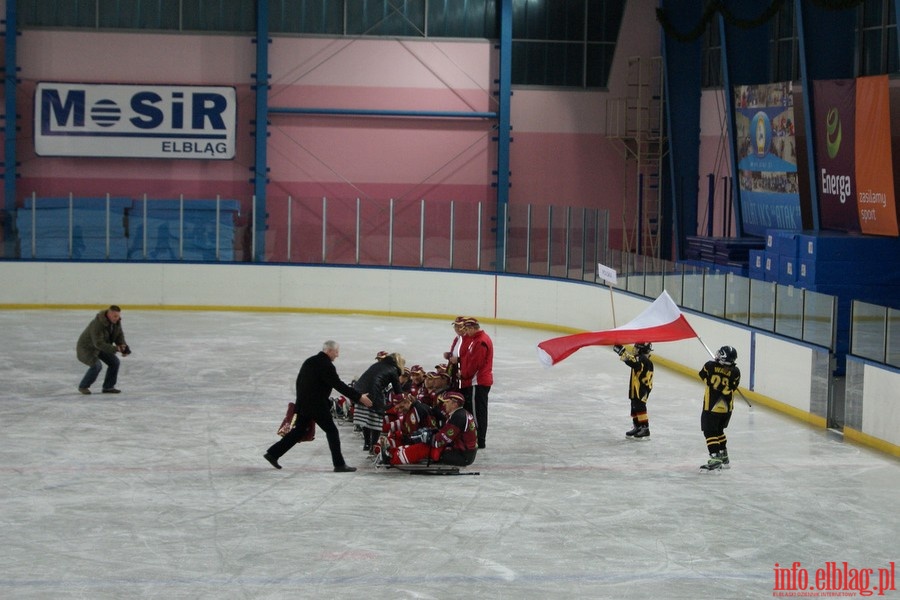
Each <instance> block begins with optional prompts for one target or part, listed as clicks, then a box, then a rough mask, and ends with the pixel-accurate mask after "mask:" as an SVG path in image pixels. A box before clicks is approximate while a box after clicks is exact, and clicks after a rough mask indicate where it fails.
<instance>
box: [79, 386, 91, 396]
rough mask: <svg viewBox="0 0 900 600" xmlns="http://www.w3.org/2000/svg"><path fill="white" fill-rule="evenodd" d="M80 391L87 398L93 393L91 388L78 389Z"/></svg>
mask: <svg viewBox="0 0 900 600" xmlns="http://www.w3.org/2000/svg"><path fill="white" fill-rule="evenodd" d="M78 391H79V392H81V393H82V394H84V395H85V396H87V395H88V394H90V393H91V388H78Z"/></svg>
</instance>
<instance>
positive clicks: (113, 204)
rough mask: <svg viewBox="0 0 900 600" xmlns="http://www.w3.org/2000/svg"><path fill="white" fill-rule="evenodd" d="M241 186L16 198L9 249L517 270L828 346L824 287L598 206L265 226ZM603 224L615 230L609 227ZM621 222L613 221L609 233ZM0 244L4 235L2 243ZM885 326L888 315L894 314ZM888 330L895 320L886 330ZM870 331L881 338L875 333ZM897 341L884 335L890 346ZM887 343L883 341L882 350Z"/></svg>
mask: <svg viewBox="0 0 900 600" xmlns="http://www.w3.org/2000/svg"><path fill="white" fill-rule="evenodd" d="M254 207H255V202H254V201H253V199H251V200H250V201H248V202H245V203H241V202H239V201H237V200H223V199H221V198H215V199H208V200H207V199H185V198H184V197H179V198H177V199H169V198H166V199H158V198H157V199H153V198H148V197H146V196H142V197H141V198H139V199H129V198H116V197H111V196H106V197H105V198H74V197H72V196H69V197H67V198H36V197H34V196H32V197H31V198H28V199H27V200H26V202H25V203H23V207H22V208H20V209H19V210H18V214H16V215H15V216H14V220H15V223H16V224H17V234H18V235H17V239H16V244H15V245H16V248H17V250H16V252H15V253H14V256H12V257H9V256H8V258H21V259H39V260H42V259H62V260H79V259H82V260H84V259H88V260H124V261H131V260H135V261H171V260H176V261H178V260H180V261H201V262H206V261H218V262H247V261H256V260H259V259H260V257H257V256H255V251H254V249H255V248H257V247H263V248H265V256H264V257H261V258H262V259H263V260H265V262H269V263H282V264H333V265H366V266H388V267H409V268H424V269H447V270H454V271H482V272H499V273H513V274H526V275H533V276H540V277H552V278H560V279H568V280H578V281H585V282H592V283H596V284H598V285H605V284H604V282H603V281H602V280H601V279H600V278H599V277H598V275H597V265H598V263H601V264H604V265H606V266H608V267H611V268H613V269H615V270H616V271H617V273H618V274H619V275H618V282H617V284H616V287H617V288H619V289H623V290H626V291H628V292H630V293H634V294H637V295H640V296H644V297H647V298H656V297H657V296H659V294H660V293H661V292H662V291H663V290H666V291H667V292H668V293H669V295H670V296H671V297H672V298H673V299H674V300H675V302H676V303H677V304H679V305H680V306H682V307H684V308H687V309H690V310H694V311H696V312H699V313H703V314H707V315H710V316H713V317H717V318H721V319H725V320H728V321H732V322H736V323H740V324H743V325H747V326H748V327H753V328H756V329H760V330H763V331H769V332H773V333H776V334H779V335H783V336H786V337H789V338H794V339H798V340H802V341H805V342H808V343H811V344H815V345H818V346H822V347H826V348H828V349H830V350H833V349H834V347H835V337H836V333H835V331H836V322H837V316H836V310H837V308H836V307H837V302H836V299H835V298H834V297H833V296H828V295H825V294H819V293H815V292H810V291H807V290H804V289H801V288H798V287H793V286H784V285H778V284H776V283H774V282H768V281H760V280H757V279H750V278H747V277H741V276H739V275H736V274H734V273H733V272H729V271H727V270H726V269H725V268H722V269H719V268H717V267H715V266H713V267H698V266H695V265H687V264H682V263H676V262H671V261H666V260H661V259H656V258H652V257H647V256H643V255H639V254H633V253H626V252H621V251H616V250H611V249H610V246H611V243H610V235H611V232H610V221H609V214H608V213H607V212H606V211H603V210H598V209H588V208H573V207H560V206H541V207H536V206H532V205H526V206H508V207H502V208H501V214H500V215H499V216H498V214H497V208H496V205H494V204H490V205H489V204H486V203H481V202H454V201H428V200H415V201H409V200H404V201H400V200H392V199H388V200H371V199H365V200H363V199H358V198H291V197H284V198H269V199H268V201H267V203H266V213H265V215H266V216H265V228H261V227H259V226H258V225H259V224H258V223H257V221H256V219H257V218H258V215H260V214H261V213H262V211H257V210H254ZM258 231H264V233H263V234H262V235H264V236H265V240H264V244H263V245H262V246H259V245H258V243H257V242H258V240H257V239H256V236H257V235H258V234H257V232H258ZM612 233H613V235H615V234H616V233H617V232H612ZM618 233H619V234H621V232H618ZM7 247H8V246H7ZM889 324H893V325H894V326H895V327H894V328H893V330H892V331H893V332H896V331H897V330H898V328H897V327H896V324H897V315H896V314H894V315H893V321H890V320H889ZM895 335H896V333H895ZM882 337H889V335H888V334H887V333H885V334H883V335H882ZM898 346H900V344H893V345H891V346H890V347H891V348H893V349H894V350H893V352H894V353H895V354H894V356H896V352H897V348H898ZM885 354H887V351H885Z"/></svg>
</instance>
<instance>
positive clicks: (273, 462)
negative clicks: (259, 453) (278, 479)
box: [263, 452, 281, 469]
mask: <svg viewBox="0 0 900 600" xmlns="http://www.w3.org/2000/svg"><path fill="white" fill-rule="evenodd" d="M263 458H264V459H266V460H267V461H269V464H270V465H272V466H273V467H275V468H276V469H280V468H281V465H279V464H278V459H277V458H275V457H274V456H272V455H271V454H269V453H268V452H266V453H265V454H263Z"/></svg>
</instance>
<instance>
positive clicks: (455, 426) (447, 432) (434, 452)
mask: <svg viewBox="0 0 900 600" xmlns="http://www.w3.org/2000/svg"><path fill="white" fill-rule="evenodd" d="M441 400H442V404H443V405H444V412H445V413H446V414H447V417H446V420H445V421H444V424H443V426H442V427H441V428H440V429H439V430H437V431H436V432H435V431H434V430H433V429H428V428H421V429H419V430H418V431H417V432H416V433H415V434H413V436H411V437H412V439H411V440H410V441H413V442H415V443H412V444H409V445H405V446H400V447H399V448H395V449H393V450H390V449H388V448H387V447H385V448H382V450H381V454H380V458H379V464H391V465H400V464H415V463H419V462H422V461H424V460H427V459H429V458H430V459H431V462H435V463H441V464H444V465H455V466H461V467H464V466H468V465H471V464H472V463H473V462H474V461H475V454H476V453H477V452H478V433H477V432H476V430H475V419H474V417H472V415H471V414H469V413H468V412H467V411H466V410H465V409H464V408H463V402H464V399H463V395H462V394H461V393H459V392H456V391H448V392H445V393H444V395H443V396H442V397H441Z"/></svg>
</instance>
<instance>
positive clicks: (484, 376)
mask: <svg viewBox="0 0 900 600" xmlns="http://www.w3.org/2000/svg"><path fill="white" fill-rule="evenodd" d="M459 365H460V368H459V383H460V386H461V387H471V386H473V385H494V342H493V341H491V338H490V337H489V336H488V334H487V333H485V332H484V330H482V329H479V330H478V331H476V332H475V334H474V335H470V336H468V335H467V336H466V337H464V338H463V345H462V348H460V353H459Z"/></svg>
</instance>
